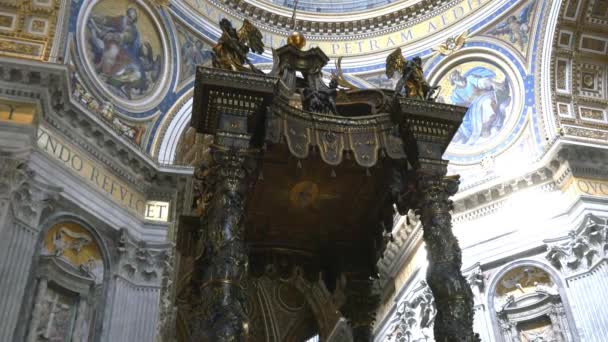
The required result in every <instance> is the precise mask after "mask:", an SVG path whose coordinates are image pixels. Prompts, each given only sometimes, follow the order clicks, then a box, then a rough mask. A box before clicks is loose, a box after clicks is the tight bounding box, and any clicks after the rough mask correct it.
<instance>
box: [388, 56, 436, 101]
mask: <svg viewBox="0 0 608 342" xmlns="http://www.w3.org/2000/svg"><path fill="white" fill-rule="evenodd" d="M395 72H399V73H400V74H401V78H400V79H399V81H398V82H397V86H396V87H395V96H397V95H398V94H401V91H402V90H403V88H405V96H406V97H410V98H415V99H419V100H427V101H434V100H435V98H434V97H433V95H434V94H435V92H436V91H437V90H438V89H439V86H431V85H430V84H429V82H428V81H427V80H426V78H425V77H424V71H423V70H422V59H421V58H420V57H414V58H412V59H411V60H409V61H408V60H406V59H405V57H403V54H402V52H401V48H397V49H396V50H395V51H393V52H391V53H390V54H389V55H388V56H387V57H386V76H387V77H388V78H389V79H390V78H393V76H394V75H395Z"/></svg>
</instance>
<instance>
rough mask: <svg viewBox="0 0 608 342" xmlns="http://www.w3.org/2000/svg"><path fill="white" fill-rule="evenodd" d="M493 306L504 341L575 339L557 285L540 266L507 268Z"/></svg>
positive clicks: (534, 341) (500, 280)
mask: <svg viewBox="0 0 608 342" xmlns="http://www.w3.org/2000/svg"><path fill="white" fill-rule="evenodd" d="M494 310H495V313H494V314H495V315H496V318H497V320H496V321H497V323H498V330H499V331H498V335H499V336H500V338H501V340H502V341H505V342H519V341H526V342H527V341H530V342H532V341H533V342H561V341H572V338H571V334H570V328H569V324H568V320H567V317H566V312H565V309H564V305H563V302H562V299H561V296H560V294H559V291H558V288H557V285H556V284H555V282H554V281H553V279H552V278H551V275H550V274H549V273H547V272H546V271H544V270H542V269H540V268H538V267H535V266H519V267H516V268H513V269H511V270H509V271H508V272H506V273H505V274H504V275H503V276H502V277H501V278H500V279H499V280H498V282H497V284H496V287H495V295H494Z"/></svg>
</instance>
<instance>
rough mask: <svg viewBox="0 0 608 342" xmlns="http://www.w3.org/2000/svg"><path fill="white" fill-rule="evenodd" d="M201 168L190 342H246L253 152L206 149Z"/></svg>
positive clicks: (216, 148)
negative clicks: (208, 159) (202, 178)
mask: <svg viewBox="0 0 608 342" xmlns="http://www.w3.org/2000/svg"><path fill="white" fill-rule="evenodd" d="M211 153H212V156H213V160H212V162H211V163H210V165H207V166H204V167H203V169H204V172H205V174H206V176H205V189H204V193H203V196H202V197H203V198H201V199H200V200H202V201H204V202H205V203H204V204H203V207H204V208H203V214H202V216H201V221H200V222H201V225H200V240H199V241H198V246H197V250H196V259H195V265H194V272H193V274H192V282H191V284H192V291H193V292H192V293H193V296H192V297H191V299H192V301H193V303H192V304H193V308H194V313H193V317H194V322H190V324H192V329H191V341H192V342H194V341H197V342H200V341H210V342H211V341H213V342H222V341H235V342H237V341H246V339H247V332H248V327H249V321H248V318H247V314H246V312H245V309H244V304H245V296H246V290H245V282H246V280H247V273H248V258H247V251H246V245H245V227H244V219H245V201H246V197H247V191H248V189H249V185H250V184H251V183H250V180H251V179H252V177H251V175H252V173H253V172H254V170H255V163H256V162H255V160H256V159H255V156H254V153H253V152H248V151H242V150H230V149H223V148H222V147H219V146H214V147H212V152H211Z"/></svg>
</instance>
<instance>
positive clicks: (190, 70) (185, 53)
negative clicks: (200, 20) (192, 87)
mask: <svg viewBox="0 0 608 342" xmlns="http://www.w3.org/2000/svg"><path fill="white" fill-rule="evenodd" d="M180 33H182V36H183V40H182V46H181V49H180V52H181V57H182V66H181V67H182V69H181V71H180V76H181V78H186V77H190V76H194V72H195V71H196V66H197V65H201V64H205V63H208V62H209V61H211V59H212V58H213V52H212V51H211V48H210V47H209V46H208V45H206V44H205V43H203V42H202V41H201V40H200V39H198V38H196V37H194V36H193V35H191V34H189V33H187V32H180Z"/></svg>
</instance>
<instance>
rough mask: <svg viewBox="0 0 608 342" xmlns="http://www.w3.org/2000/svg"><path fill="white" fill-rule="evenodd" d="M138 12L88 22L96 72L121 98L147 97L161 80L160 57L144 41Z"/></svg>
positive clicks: (93, 18)
mask: <svg viewBox="0 0 608 342" xmlns="http://www.w3.org/2000/svg"><path fill="white" fill-rule="evenodd" d="M137 19H138V13H137V9H135V8H133V7H129V8H128V9H127V11H126V13H125V15H120V16H116V17H111V16H98V15H92V16H91V18H90V19H89V21H88V22H87V28H88V29H89V32H90V38H89V45H90V48H91V52H92V53H93V63H94V64H95V70H96V71H97V73H98V74H99V75H100V76H101V77H102V78H103V79H104V81H105V82H106V84H108V85H110V86H111V87H112V88H113V89H115V90H116V91H117V92H118V93H119V95H121V96H123V97H125V98H127V99H129V100H130V99H132V97H133V96H134V95H143V94H144V93H145V92H146V91H148V90H149V89H150V88H151V87H152V86H153V85H154V84H155V82H156V80H158V78H159V75H160V69H161V61H160V55H158V54H156V55H155V54H154V51H152V50H153V49H152V45H151V44H150V43H149V42H147V41H142V37H141V35H140V33H139V29H138V27H137Z"/></svg>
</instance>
